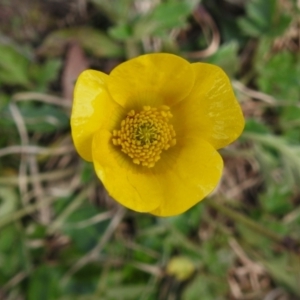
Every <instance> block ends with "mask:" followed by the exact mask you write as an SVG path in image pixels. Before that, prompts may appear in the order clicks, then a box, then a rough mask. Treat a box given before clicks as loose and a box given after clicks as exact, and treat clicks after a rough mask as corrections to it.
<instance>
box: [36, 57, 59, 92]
mask: <svg viewBox="0 0 300 300" xmlns="http://www.w3.org/2000/svg"><path fill="white" fill-rule="evenodd" d="M61 66H62V61H61V59H55V58H51V59H47V60H46V61H45V62H44V63H43V64H34V65H32V66H31V68H30V74H31V77H32V78H33V80H34V81H35V83H36V87H35V90H36V91H39V92H45V91H47V87H48V84H49V83H51V82H52V81H54V80H56V79H57V78H58V75H59V71H60V69H61Z"/></svg>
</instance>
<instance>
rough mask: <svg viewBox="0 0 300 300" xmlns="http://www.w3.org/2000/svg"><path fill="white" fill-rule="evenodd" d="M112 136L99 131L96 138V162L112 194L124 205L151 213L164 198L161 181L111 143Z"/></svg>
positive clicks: (96, 166) (98, 171)
mask: <svg viewBox="0 0 300 300" xmlns="http://www.w3.org/2000/svg"><path fill="white" fill-rule="evenodd" d="M111 138H112V135H111V133H110V132H109V131H107V130H99V131H98V132H97V133H95V135H94V139H93V150H92V151H93V163H94V167H95V171H96V173H97V176H98V177H99V178H100V180H101V181H102V183H103V184H104V186H105V188H106V189H107V191H108V193H109V194H110V196H111V197H113V198H114V199H115V200H117V201H118V202H120V203H121V204H122V205H124V206H126V207H128V208H130V209H132V210H135V211H138V212H149V211H150V210H153V209H155V208H156V207H158V205H159V204H160V203H161V201H162V196H163V194H162V192H161V190H160V189H161V187H160V182H159V181H158V179H157V178H156V177H155V176H154V175H153V174H152V173H151V170H150V169H148V168H145V167H141V166H136V165H135V164H133V162H132V160H131V159H130V158H129V157H127V155H126V154H124V153H122V152H121V150H120V148H119V147H116V146H114V145H113V144H112V140H111Z"/></svg>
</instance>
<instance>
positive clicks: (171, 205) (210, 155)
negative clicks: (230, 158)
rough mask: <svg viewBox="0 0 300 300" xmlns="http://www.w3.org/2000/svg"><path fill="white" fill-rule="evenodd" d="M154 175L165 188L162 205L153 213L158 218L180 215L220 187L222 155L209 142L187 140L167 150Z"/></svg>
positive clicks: (189, 138)
mask: <svg viewBox="0 0 300 300" xmlns="http://www.w3.org/2000/svg"><path fill="white" fill-rule="evenodd" d="M159 163H160V165H159V166H158V168H157V169H155V170H154V172H155V173H154V174H155V175H156V177H157V179H158V180H159V182H160V183H161V185H162V189H163V202H162V203H161V204H160V206H159V207H158V208H156V209H155V210H153V211H151V214H154V215H157V216H173V215H177V214H181V213H183V212H185V211H186V210H188V209H189V208H191V207H192V206H193V205H195V204H196V203H198V202H199V201H201V200H202V199H203V198H204V197H205V196H207V195H208V194H209V193H211V192H212V191H213V190H214V188H215V187H216V186H217V184H218V182H219V180H220V178H221V175H222V169H223V160H222V158H221V156H220V154H219V153H218V152H217V151H216V150H215V149H214V148H213V147H212V146H211V145H210V144H209V143H207V142H206V141H204V140H202V139H199V138H195V137H186V138H185V140H184V143H183V144H181V145H180V144H178V145H176V146H175V147H173V148H170V150H168V151H166V152H165V153H164V154H163V155H162V157H161V160H160V161H159Z"/></svg>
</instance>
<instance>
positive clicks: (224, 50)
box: [206, 41, 239, 77]
mask: <svg viewBox="0 0 300 300" xmlns="http://www.w3.org/2000/svg"><path fill="white" fill-rule="evenodd" d="M206 61H207V62H208V63H211V64H215V65H218V66H219V67H221V68H222V69H223V70H224V71H225V72H226V74H227V75H228V76H229V77H234V75H235V73H236V72H237V71H238V67H239V60H238V43H237V42H236V41H232V42H230V43H227V44H223V45H222V46H221V47H220V48H219V49H218V51H217V52H216V53H215V54H213V55H212V56H210V57H209V58H208V59H207V60H206Z"/></svg>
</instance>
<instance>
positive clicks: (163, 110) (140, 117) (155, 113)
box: [112, 105, 176, 168]
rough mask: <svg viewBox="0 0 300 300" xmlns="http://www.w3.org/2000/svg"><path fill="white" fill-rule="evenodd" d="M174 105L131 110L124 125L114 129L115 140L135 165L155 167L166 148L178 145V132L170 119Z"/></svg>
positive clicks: (122, 123)
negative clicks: (138, 110) (170, 122)
mask: <svg viewBox="0 0 300 300" xmlns="http://www.w3.org/2000/svg"><path fill="white" fill-rule="evenodd" d="M171 118H172V114H171V112H170V108H169V107H168V106H165V105H163V106H161V107H159V108H155V107H150V106H144V107H143V110H142V111H140V112H136V111H134V110H131V111H130V112H129V113H128V114H127V116H126V118H125V119H124V120H123V121H122V122H121V128H120V129H119V130H114V131H113V138H112V142H113V144H114V145H116V146H121V151H123V152H124V153H126V154H127V155H128V156H129V157H130V158H132V161H133V162H134V163H135V164H138V165H140V164H141V165H142V166H145V167H148V168H151V167H153V166H154V165H155V163H156V162H157V161H158V160H159V159H160V154H161V152H162V151H163V150H167V149H169V148H170V147H172V146H174V145H175V144H176V139H175V136H176V134H175V131H174V128H173V126H172V125H171V124H169V120H170V119H171Z"/></svg>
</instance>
